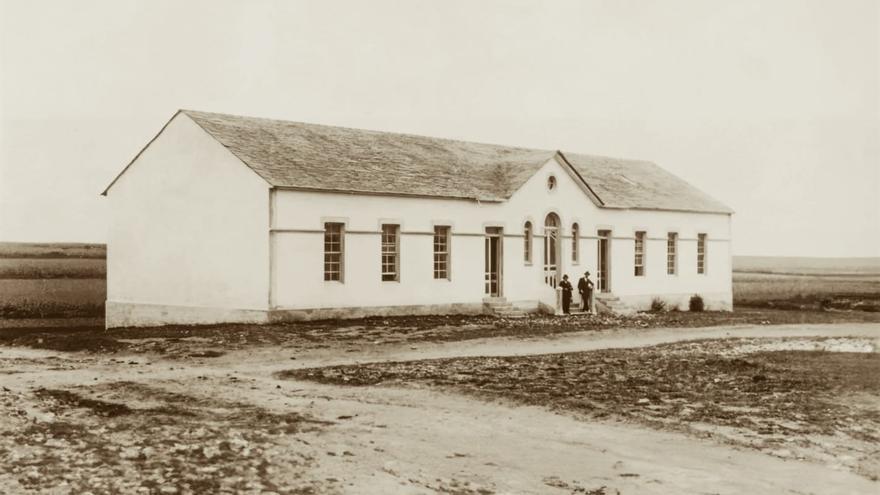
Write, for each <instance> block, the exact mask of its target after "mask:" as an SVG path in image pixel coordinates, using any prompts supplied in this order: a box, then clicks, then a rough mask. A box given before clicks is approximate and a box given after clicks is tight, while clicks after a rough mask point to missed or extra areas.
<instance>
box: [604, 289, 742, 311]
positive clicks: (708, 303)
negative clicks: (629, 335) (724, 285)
mask: <svg viewBox="0 0 880 495" xmlns="http://www.w3.org/2000/svg"><path fill="white" fill-rule="evenodd" d="M693 295H694V294H693V293H687V294H642V295H636V296H628V295H621V294H615V296H617V297H618V298H620V300H621V302H623V303H625V304H626V305H627V306H629V307H631V308H633V309H635V310H636V311H648V310H650V309H651V302H652V301H653V300H654V299H655V298H657V299H660V300H661V301H663V302H665V303H666V309H667V310H671V309H673V308H675V307H678V310H679V311H687V310H688V304H689V303H690V300H691V296H693ZM699 296H700V297H702V298H703V306H704V308H705V310H706V311H733V294H732V293H730V292H716V293H708V294H699Z"/></svg>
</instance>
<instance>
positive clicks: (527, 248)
mask: <svg viewBox="0 0 880 495" xmlns="http://www.w3.org/2000/svg"><path fill="white" fill-rule="evenodd" d="M523 243H524V244H523V261H525V262H526V263H531V262H532V222H528V221H527V222H526V224H525V227H523Z"/></svg>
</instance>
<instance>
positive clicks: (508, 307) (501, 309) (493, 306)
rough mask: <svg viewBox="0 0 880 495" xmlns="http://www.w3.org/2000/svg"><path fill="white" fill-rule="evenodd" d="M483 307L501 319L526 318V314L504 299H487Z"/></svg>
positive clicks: (484, 300)
mask: <svg viewBox="0 0 880 495" xmlns="http://www.w3.org/2000/svg"><path fill="white" fill-rule="evenodd" d="M483 306H485V307H486V309H487V310H488V312H489V313H490V314H493V315H495V316H497V317H499V318H525V317H526V314H525V312H523V311H522V310H520V309H518V308H517V307H516V306H514V305H513V304H510V303H509V302H507V299H505V298H503V297H487V298H485V299H483Z"/></svg>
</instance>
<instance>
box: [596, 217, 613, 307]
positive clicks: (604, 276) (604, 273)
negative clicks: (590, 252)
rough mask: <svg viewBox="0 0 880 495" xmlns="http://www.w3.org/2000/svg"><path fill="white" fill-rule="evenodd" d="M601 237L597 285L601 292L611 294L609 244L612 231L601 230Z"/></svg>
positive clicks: (597, 265) (597, 264) (597, 263)
mask: <svg viewBox="0 0 880 495" xmlns="http://www.w3.org/2000/svg"><path fill="white" fill-rule="evenodd" d="M598 234H599V235H598V237H599V243H598V246H599V252H598V254H597V256H598V259H597V260H596V284H597V288H598V289H599V292H611V287H610V284H609V283H608V281H609V274H610V272H609V265H610V263H609V262H608V243H609V242H610V240H611V231H610V230H600V231H599V233H598Z"/></svg>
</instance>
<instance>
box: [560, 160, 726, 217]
mask: <svg viewBox="0 0 880 495" xmlns="http://www.w3.org/2000/svg"><path fill="white" fill-rule="evenodd" d="M562 155H563V156H564V158H565V160H566V161H567V162H568V163H569V164H570V165H571V166H572V167H574V169H575V170H577V172H578V174H580V176H581V177H582V178H583V179H584V181H585V182H586V183H587V184H589V185H590V188H591V189H592V190H593V192H595V193H596V195H597V196H598V197H599V198H600V199H601V200H602V203H603V204H602V206H604V207H605V208H630V209H651V210H673V211H697V212H708V213H733V210H732V209H731V208H730V207H728V206H727V205H725V204H724V203H721V202H720V201H718V200H716V199H714V198H712V197H711V196H709V195H708V194H706V193H704V192H703V191H701V190H699V189H697V188H696V187H694V186H692V185H690V184H689V183H687V182H685V181H684V180H682V179H680V178H679V177H678V176H676V175H673V174H671V173H669V172H667V171H666V170H664V169H663V168H661V167H659V166H658V165H657V164H655V163H652V162H647V161H641V160H623V159H620V158H608V157H605V156H594V155H582V154H579V153H569V152H567V151H566V152H563V153H562Z"/></svg>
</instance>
